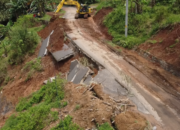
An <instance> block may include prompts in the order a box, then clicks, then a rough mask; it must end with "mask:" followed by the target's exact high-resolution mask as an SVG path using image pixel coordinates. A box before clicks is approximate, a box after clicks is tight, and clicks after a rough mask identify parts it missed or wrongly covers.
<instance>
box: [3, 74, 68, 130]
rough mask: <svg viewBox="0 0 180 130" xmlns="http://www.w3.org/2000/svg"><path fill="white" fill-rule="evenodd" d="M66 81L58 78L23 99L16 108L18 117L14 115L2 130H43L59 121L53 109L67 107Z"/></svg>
mask: <svg viewBox="0 0 180 130" xmlns="http://www.w3.org/2000/svg"><path fill="white" fill-rule="evenodd" d="M64 84H65V80H64V79H61V78H59V77H58V78H57V79H56V80H54V81H53V82H52V83H50V82H48V83H47V84H46V85H44V86H42V87H41V89H40V90H39V91H37V92H35V93H33V94H32V95H31V96H30V97H28V98H23V99H22V100H21V101H20V102H19V104H17V106H16V111H17V112H18V113H17V114H16V115H12V116H11V117H10V118H9V119H8V120H7V121H6V124H5V125H4V127H3V128H2V130H20V129H22V128H23V129H24V130H41V129H43V128H44V127H45V126H47V125H48V124H49V123H51V122H53V121H55V120H57V119H58V112H56V111H51V108H60V107H64V106H66V105H67V102H62V101H61V100H62V99H63V98H64Z"/></svg>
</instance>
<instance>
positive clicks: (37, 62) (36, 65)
mask: <svg viewBox="0 0 180 130" xmlns="http://www.w3.org/2000/svg"><path fill="white" fill-rule="evenodd" d="M23 70H26V71H30V70H35V71H42V70H43V68H42V65H41V58H35V59H34V60H32V61H30V62H27V63H26V64H25V66H24V67H23Z"/></svg>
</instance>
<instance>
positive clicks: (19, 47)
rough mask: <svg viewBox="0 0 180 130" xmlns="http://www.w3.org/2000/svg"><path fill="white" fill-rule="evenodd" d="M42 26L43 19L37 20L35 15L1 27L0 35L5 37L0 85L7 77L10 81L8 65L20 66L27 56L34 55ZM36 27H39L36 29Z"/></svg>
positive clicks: (1, 45)
mask: <svg viewBox="0 0 180 130" xmlns="http://www.w3.org/2000/svg"><path fill="white" fill-rule="evenodd" d="M46 17H47V16H46ZM46 17H45V18H46ZM42 19H43V18H42ZM46 19H47V18H46ZM49 19H50V17H49ZM41 24H42V22H41V19H36V18H34V17H33V15H24V16H20V17H19V18H18V20H17V21H16V22H14V23H12V22H11V21H9V22H8V24H7V26H4V25H1V26H0V35H3V38H1V39H2V41H0V60H1V62H0V84H1V83H2V82H3V81H5V79H6V78H7V77H8V78H7V79H9V76H8V73H7V66H8V65H16V64H20V63H22V62H23V61H24V58H25V55H32V54H33V53H34V51H35V48H36V46H37V44H38V43H39V42H40V38H39V36H38V34H37V31H39V30H41V29H42V28H43V27H44V25H41ZM36 25H39V26H38V27H35V26H36ZM5 83H6V82H5Z"/></svg>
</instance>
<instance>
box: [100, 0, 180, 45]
mask: <svg viewBox="0 0 180 130" xmlns="http://www.w3.org/2000/svg"><path fill="white" fill-rule="evenodd" d="M179 6H180V1H179V0H156V1H155V0H135V1H134V0H129V14H128V15H129V17H128V18H129V21H128V37H127V38H126V37H125V36H124V34H125V8H126V7H125V0H114V1H106V2H101V4H100V5H99V6H98V7H97V10H100V9H101V8H103V7H112V8H113V11H112V12H111V13H110V14H109V15H107V17H106V18H105V20H104V24H105V25H106V26H107V27H108V29H109V33H110V34H111V35H112V36H113V37H114V39H113V42H114V43H115V44H117V45H120V46H123V47H125V48H132V47H134V46H135V45H138V44H140V43H143V42H144V41H145V40H147V39H148V38H150V37H151V36H152V35H153V34H155V33H156V32H157V31H158V30H159V29H161V28H165V27H167V26H169V25H172V24H176V23H179V22H180V14H179V13H180V8H179Z"/></svg>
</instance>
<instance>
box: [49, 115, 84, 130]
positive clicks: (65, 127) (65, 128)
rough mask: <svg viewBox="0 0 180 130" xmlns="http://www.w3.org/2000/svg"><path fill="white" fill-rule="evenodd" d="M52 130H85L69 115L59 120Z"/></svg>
mask: <svg viewBox="0 0 180 130" xmlns="http://www.w3.org/2000/svg"><path fill="white" fill-rule="evenodd" d="M51 130H83V129H82V128H80V127H79V126H78V125H76V124H74V123H73V122H72V117H71V116H69V115H68V116H67V117H65V118H64V120H61V121H60V122H59V124H58V125H57V126H56V127H54V128H52V129H51Z"/></svg>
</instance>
